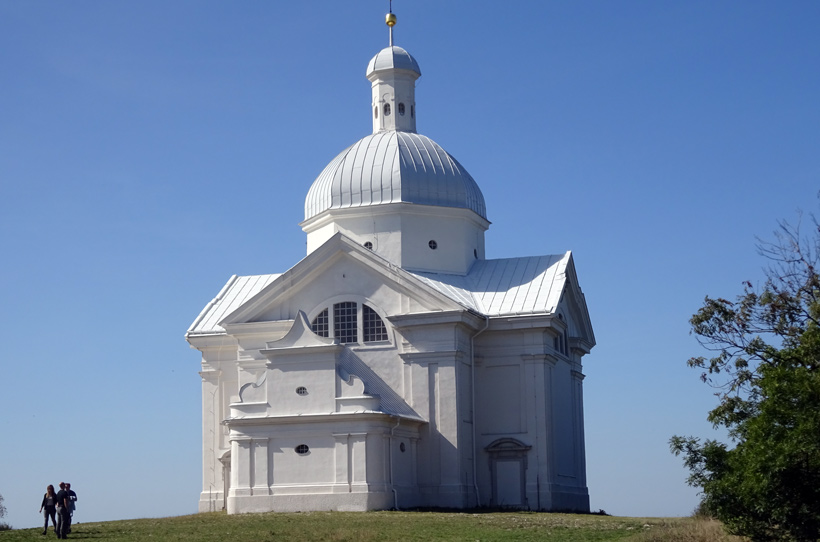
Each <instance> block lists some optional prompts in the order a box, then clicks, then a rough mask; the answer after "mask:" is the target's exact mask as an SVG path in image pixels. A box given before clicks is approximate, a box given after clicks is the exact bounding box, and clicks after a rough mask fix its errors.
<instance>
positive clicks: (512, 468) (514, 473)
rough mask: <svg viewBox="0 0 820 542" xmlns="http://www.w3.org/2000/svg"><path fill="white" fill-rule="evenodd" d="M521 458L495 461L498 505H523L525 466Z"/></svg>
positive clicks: (496, 501) (496, 499)
mask: <svg viewBox="0 0 820 542" xmlns="http://www.w3.org/2000/svg"><path fill="white" fill-rule="evenodd" d="M521 467H522V465H521V460H519V459H514V460H512V461H501V460H499V461H496V462H495V492H496V494H495V499H494V500H495V503H496V505H497V506H521V505H522V504H524V503H523V497H524V495H523V494H524V492H523V491H522V489H523V480H522V479H521V478H522V474H523V470H524V469H523V468H521Z"/></svg>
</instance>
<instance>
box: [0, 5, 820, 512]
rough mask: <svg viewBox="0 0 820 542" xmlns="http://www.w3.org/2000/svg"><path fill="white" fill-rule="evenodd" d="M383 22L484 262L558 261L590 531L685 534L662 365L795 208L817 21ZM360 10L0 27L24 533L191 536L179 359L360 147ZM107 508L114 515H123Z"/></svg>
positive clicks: (366, 89)
mask: <svg viewBox="0 0 820 542" xmlns="http://www.w3.org/2000/svg"><path fill="white" fill-rule="evenodd" d="M509 6H510V4H509V3H503V2H489V1H471V2H464V1H462V2H456V1H452V2H441V1H440V0H439V1H436V0H414V1H413V2H410V1H408V0H396V1H395V2H394V11H395V12H396V13H397V15H398V17H399V23H398V26H397V27H396V43H397V44H398V45H401V46H403V47H405V48H406V49H407V50H408V51H410V52H411V53H412V54H413V55H414V56H415V57H416V59H417V60H418V62H419V64H420V66H421V71H422V74H423V75H422V78H421V79H420V80H419V81H418V86H417V94H416V98H417V104H418V105H417V111H418V115H417V116H418V130H419V132H421V133H423V134H425V135H427V136H430V137H432V138H433V139H434V140H435V141H437V142H438V143H439V144H441V145H442V146H443V147H444V148H445V149H447V150H448V151H449V152H450V153H451V154H452V155H453V156H455V157H456V158H457V159H458V160H459V162H461V164H462V165H464V166H465V168H466V169H467V170H468V171H469V172H470V173H471V174H472V176H473V177H474V178H475V179H476V181H477V182H478V184H479V186H480V187H481V189H482V190H483V192H484V196H485V199H486V202H487V210H488V216H489V218H490V220H491V221H492V222H493V225H492V226H491V228H490V230H489V231H488V233H487V257H488V258H499V257H512V256H528V255H538V254H550V253H561V252H564V251H565V250H568V249H569V250H572V251H573V253H574V256H575V261H576V265H577V268H578V275H579V279H580V281H581V286H582V288H583V290H584V292H585V294H586V298H587V302H588V305H589V310H590V314H591V317H592V319H593V325H594V328H595V334H596V338H597V341H598V345H597V346H596V347H595V349H594V350H593V351H592V354H591V355H590V356H588V357H587V358H586V359H585V373H586V375H587V378H586V380H585V400H586V403H585V409H586V412H585V415H586V442H587V473H588V479H589V490H590V496H591V505H592V507H593V508H594V509H599V508H602V509H604V510H606V511H607V512H609V513H612V514H618V515H633V516H672V515H687V514H689V513H690V512H691V511H692V509H693V508H694V506H695V504H696V502H697V496H696V491H695V490H694V489H692V488H688V487H687V486H686V485H685V478H686V472H685V471H684V470H683V467H682V464H681V461H680V459H679V458H675V457H673V456H671V455H670V453H669V451H668V445H667V442H668V439H669V437H670V436H671V435H673V434H691V435H697V436H704V437H709V436H720V434H719V433H714V432H713V431H712V429H711V427H710V425H709V424H708V423H707V422H706V420H705V416H706V412H707V410H708V409H709V408H710V407H711V406H712V405H713V403H714V397H713V396H712V393H713V390H711V389H709V388H708V387H706V386H705V385H703V384H701V383H700V382H699V380H698V374H697V373H696V372H695V371H693V370H691V369H688V368H687V367H686V360H687V359H688V358H689V357H690V356H693V355H700V354H701V353H702V352H703V351H702V350H701V349H700V348H699V346H698V344H697V342H696V341H695V340H694V338H692V337H691V336H689V334H688V324H687V321H688V318H689V317H690V316H691V314H692V313H693V312H695V311H696V310H697V308H698V307H699V305H700V303H701V302H702V300H703V298H704V296H705V295H707V294H709V295H713V296H725V297H731V296H733V295H735V294H736V293H739V292H740V291H741V282H742V281H744V280H751V281H752V282H753V283H759V282H760V281H761V280H762V276H763V275H762V271H761V267H762V265H763V264H764V263H765V262H764V261H763V260H762V259H761V258H760V257H759V256H758V255H757V254H756V252H755V236H759V237H763V238H766V237H768V236H769V235H770V232H772V230H773V229H774V228H775V227H776V225H777V221H778V220H780V219H789V220H792V219H795V218H796V216H797V214H796V213H797V210H798V209H803V210H805V211H806V212H811V211H814V210H815V209H816V208H817V193H818V190H819V189H820V132H819V131H818V127H819V126H820V104H819V102H818V99H817V97H818V96H820V70H819V69H818V66H820V33H818V32H817V28H819V27H820V3H817V2H814V1H791V2H775V1H766V2H760V1H728V0H727V1H721V2H714V1H711V0H710V1H694V0H693V1H687V2H657V1H654V0H651V1H650V0H646V1H637V0H635V1H623V2H610V1H581V2H565V3H558V2H529V3H526V4H525V3H523V2H522V3H516V4H514V7H515V9H510V7H509ZM386 8H387V2H382V1H376V0H370V1H357V2H352V1H348V2H340V1H333V2H331V1H314V2H288V3H285V2H277V3H274V2H259V1H247V2H225V1H223V2H216V1H211V0H196V1H175V2H159V1H150V0H149V1H142V2H106V1H91V0H81V1H79V2H72V3H68V2H50V3H47V2H25V1H22V0H7V1H5V2H2V3H0V51H2V54H0V72H2V73H3V74H4V83H3V84H2V85H0V104H2V105H0V228H1V230H0V231H2V236H1V237H0V254H2V265H0V282H2V284H3V285H4V288H2V290H0V301H1V302H2V307H3V310H2V312H0V344H2V352H3V355H2V357H0V369H2V371H1V372H0V413H2V414H0V434H2V435H3V436H2V440H0V466H1V467H0V494H2V495H3V496H4V497H5V500H6V506H7V508H8V511H9V514H8V517H7V518H6V519H7V521H9V522H10V523H11V524H12V525H13V526H15V527H30V526H36V525H38V524H39V523H40V521H41V519H40V516H39V515H38V514H37V513H36V512H37V509H38V508H39V504H40V499H41V496H42V494H43V491H44V489H45V486H46V485H47V484H49V483H52V484H56V483H57V482H59V481H60V480H68V481H70V482H72V484H73V486H74V488H75V489H76V491H77V493H78V496H79V499H80V500H79V502H78V511H77V519H78V520H79V521H94V520H109V519H122V518H132V517H147V516H170V515H179V514H186V513H192V512H194V511H195V510H196V503H197V499H198V494H199V491H200V488H201V481H200V480H201V451H200V447H201V440H200V432H201V420H200V401H201V398H200V378H199V376H198V374H197V372H198V370H199V356H198V352H196V351H193V350H190V349H189V348H188V345H187V343H186V342H185V341H184V339H183V334H184V332H185V330H186V329H187V327H188V326H189V325H190V323H191V322H192V321H193V319H194V318H195V317H196V315H197V314H198V313H199V311H200V310H201V308H202V307H203V306H204V305H205V304H206V303H207V302H208V301H210V300H211V299H212V298H213V296H214V295H216V293H217V292H218V291H219V289H220V287H221V286H222V285H223V284H224V283H225V281H226V280H227V279H228V278H229V277H230V276H231V275H232V274H240V275H243V274H261V273H273V272H282V271H284V270H286V269H288V268H289V267H291V266H292V265H294V264H295V263H296V262H297V261H299V260H300V259H301V258H302V257H303V256H304V253H305V236H304V234H303V232H302V231H301V229H300V228H299V227H298V225H297V224H298V223H299V222H300V221H301V219H302V217H303V205H304V197H305V195H306V193H307V190H308V188H309V186H310V184H311V183H312V181H313V179H314V178H315V177H316V176H317V175H318V174H319V172H320V171H321V170H322V169H323V167H324V166H325V165H326V164H327V162H329V161H330V160H331V159H332V158H333V157H334V156H335V155H336V154H337V153H338V152H340V151H341V150H342V149H344V148H345V147H347V146H348V145H350V144H351V143H353V142H355V141H356V140H357V139H359V138H360V137H363V136H364V135H367V134H368V133H370V131H371V124H370V117H369V104H370V86H369V82H368V81H367V80H366V79H365V77H364V72H365V67H366V65H367V61H368V60H369V59H370V58H371V57H372V56H373V55H374V54H375V53H376V52H378V51H379V50H380V49H381V48H383V47H384V46H385V45H386V44H387V29H386V27H385V26H384V23H383V21H384V19H383V16H384V13H385V11H386ZM124 494H127V495H128V499H127V501H128V503H127V505H126V504H125V503H124V502H123V500H122V498H121V497H122V495H124Z"/></svg>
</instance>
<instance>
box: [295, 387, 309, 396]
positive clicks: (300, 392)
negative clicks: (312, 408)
mask: <svg viewBox="0 0 820 542" xmlns="http://www.w3.org/2000/svg"><path fill="white" fill-rule="evenodd" d="M296 393H297V395H307V388H306V387H304V386H299V387H298V388H296Z"/></svg>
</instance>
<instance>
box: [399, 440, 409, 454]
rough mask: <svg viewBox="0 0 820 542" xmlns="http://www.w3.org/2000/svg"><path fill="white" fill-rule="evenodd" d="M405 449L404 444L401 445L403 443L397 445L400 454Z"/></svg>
mask: <svg viewBox="0 0 820 542" xmlns="http://www.w3.org/2000/svg"><path fill="white" fill-rule="evenodd" d="M406 449H407V448H406V447H405V446H404V443H403V442H402V443H401V444H399V450H401V451H402V452H404V450H406Z"/></svg>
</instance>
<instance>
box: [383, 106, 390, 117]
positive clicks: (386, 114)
mask: <svg viewBox="0 0 820 542" xmlns="http://www.w3.org/2000/svg"><path fill="white" fill-rule="evenodd" d="M384 116H385V117H389V116H390V104H384Z"/></svg>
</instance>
